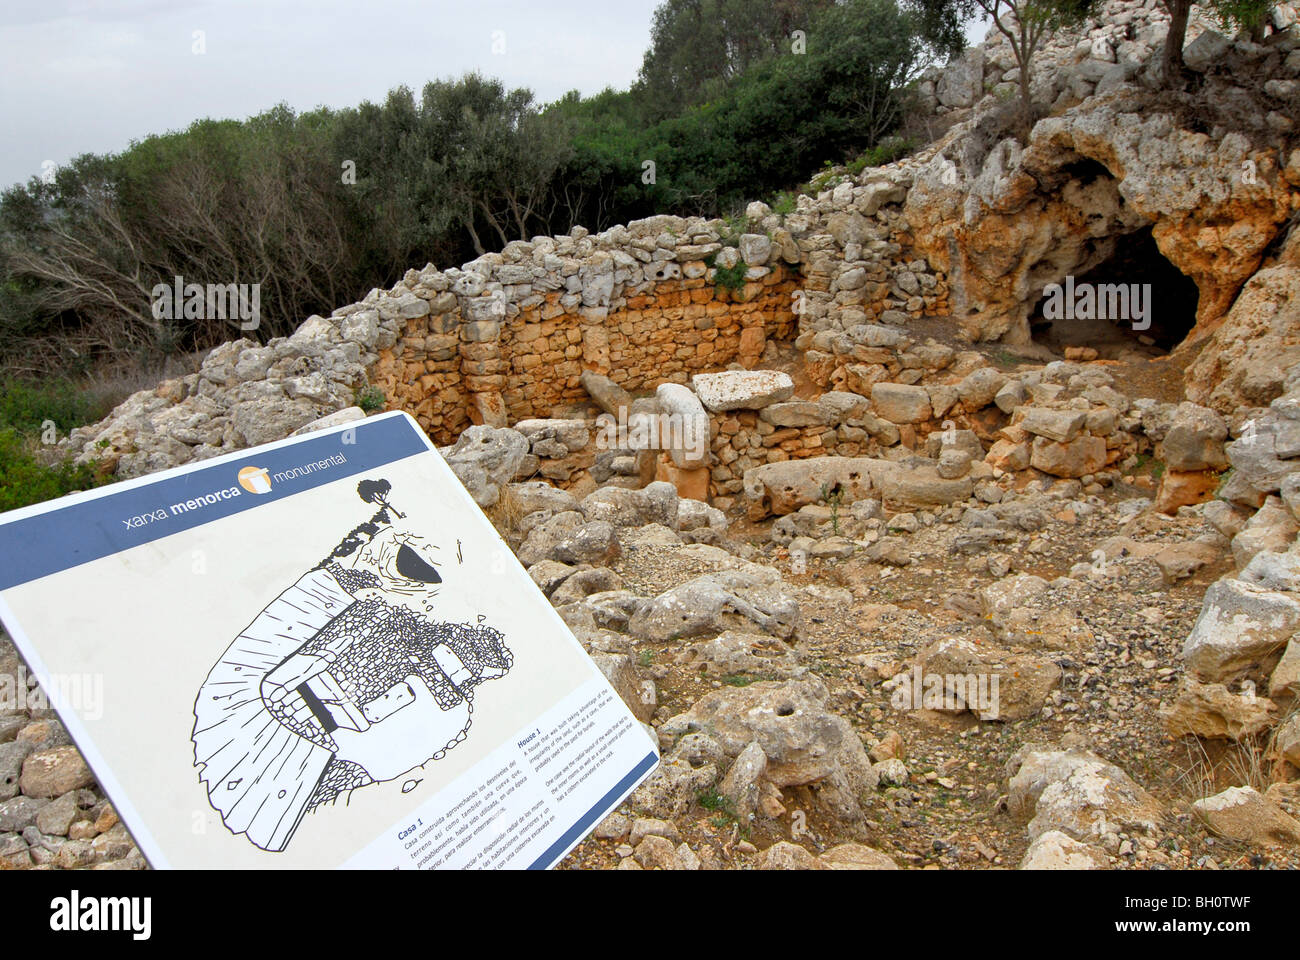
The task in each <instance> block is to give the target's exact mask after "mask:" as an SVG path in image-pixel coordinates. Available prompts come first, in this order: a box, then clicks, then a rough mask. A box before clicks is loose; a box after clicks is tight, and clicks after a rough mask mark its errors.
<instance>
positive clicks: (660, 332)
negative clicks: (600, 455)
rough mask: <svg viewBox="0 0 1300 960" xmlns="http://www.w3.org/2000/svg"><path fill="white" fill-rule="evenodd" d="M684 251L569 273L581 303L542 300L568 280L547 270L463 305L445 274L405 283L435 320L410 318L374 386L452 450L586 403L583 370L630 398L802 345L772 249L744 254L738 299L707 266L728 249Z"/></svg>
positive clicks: (476, 293) (788, 285) (569, 295)
mask: <svg viewBox="0 0 1300 960" xmlns="http://www.w3.org/2000/svg"><path fill="white" fill-rule="evenodd" d="M668 219H673V220H676V219H677V218H668ZM643 223H645V221H642V222H640V223H634V224H631V225H629V227H628V228H619V229H626V230H637V229H638V228H640V227H641V226H642V224H643ZM702 225H703V221H699V222H698V224H695V226H702ZM754 236H755V239H763V240H766V238H765V237H762V238H760V237H759V235H754ZM548 239H549V238H548ZM562 239H572V238H562ZM541 245H542V242H541V241H535V242H534V243H533V244H532V245H531V246H532V247H533V248H534V249H536V248H537V247H538V246H541ZM512 246H513V245H512ZM546 246H547V247H549V246H550V244H549V243H547V244H546ZM682 247H683V248H684V252H679V250H678V249H677V248H673V249H672V251H671V254H672V255H673V256H674V257H676V256H685V257H692V258H694V259H685V260H681V261H679V260H677V259H672V260H660V261H658V262H657V263H656V262H652V263H651V264H650V268H649V269H640V268H637V269H635V274H634V270H633V266H634V264H635V263H636V261H635V260H634V259H633V258H631V257H630V256H629V255H628V254H626V253H624V254H623V257H624V258H626V259H633V264H626V263H620V262H619V260H618V259H617V258H615V257H610V258H608V259H607V260H603V261H602V260H601V259H599V258H595V257H593V261H594V262H595V263H596V264H601V263H605V264H608V265H609V266H611V267H615V268H617V269H613V270H608V271H605V272H603V273H595V274H590V275H588V276H586V277H584V276H583V275H582V272H583V270H584V269H586V267H587V266H588V265H589V264H588V263H583V264H581V265H579V264H576V263H575V264H573V265H572V269H573V270H574V273H573V274H572V276H574V277H575V278H577V282H575V283H574V284H572V285H573V286H574V287H576V288H577V289H574V290H568V289H567V288H566V287H561V288H560V289H549V290H547V289H545V288H546V287H547V286H554V285H556V284H557V283H559V284H562V283H564V282H565V278H564V271H563V268H561V269H559V270H551V271H546V272H545V273H544V274H543V276H542V277H538V278H536V279H537V280H538V281H539V282H538V283H534V284H527V283H522V282H520V283H512V284H501V283H500V282H499V280H496V278H497V277H500V276H505V277H506V278H507V279H514V280H521V281H522V280H523V279H524V277H523V276H521V275H520V274H518V273H515V272H511V271H509V270H505V269H500V268H504V267H506V266H509V264H501V265H495V264H489V265H488V267H489V270H490V271H491V272H488V273H486V274H477V273H475V276H476V277H477V276H485V277H486V278H487V279H486V280H485V281H484V282H483V283H482V285H481V286H480V285H479V284H478V283H474V284H472V285H470V284H465V283H464V282H461V283H460V286H461V288H462V289H463V290H465V291H466V292H465V293H462V294H461V295H459V296H458V295H457V294H456V293H454V292H449V293H442V292H439V291H438V290H437V289H436V287H438V286H441V285H442V284H441V283H439V282H438V277H439V276H441V277H442V278H443V279H444V280H445V278H446V275H445V274H442V275H439V274H437V273H436V272H430V271H429V270H427V269H426V271H424V272H422V273H419V274H417V275H416V276H415V277H412V278H409V279H408V281H407V283H408V284H409V285H411V286H412V289H413V291H414V292H416V293H417V295H418V294H419V293H422V292H425V293H433V294H435V296H434V297H433V298H432V299H431V300H429V301H428V302H429V312H428V313H425V314H422V315H420V316H414V317H409V318H406V319H405V321H404V325H403V327H402V328H401V330H400V331H399V335H398V338H397V341H396V343H394V344H393V346H392V347H390V348H388V349H385V350H381V351H380V352H379V359H378V361H377V362H376V364H375V367H374V369H373V371H372V373H371V382H372V384H374V385H375V386H377V387H378V388H379V389H381V390H382V391H383V392H384V394H385V396H386V397H388V399H389V403H390V405H391V406H392V407H393V408H396V409H404V410H406V411H408V412H409V413H411V414H412V415H413V416H414V417H415V418H416V419H417V420H418V421H419V423H420V425H421V426H422V427H424V428H425V429H426V430H427V431H428V432H429V434H430V436H431V437H433V438H434V440H435V441H437V442H439V443H449V442H450V441H451V440H453V439H454V438H455V436H456V434H457V433H459V432H460V431H461V430H463V429H464V428H465V427H466V426H467V425H469V424H470V423H487V424H491V425H494V426H502V425H505V424H507V423H514V422H516V421H518V420H527V419H532V418H545V417H550V416H552V415H553V414H555V413H556V412H557V411H558V410H559V409H560V408H564V407H571V406H573V405H580V404H583V403H586V402H588V400H589V398H588V395H587V392H586V391H585V390H584V389H583V387H582V383H581V376H582V373H583V371H585V370H592V371H595V372H597V373H600V374H602V375H604V376H608V377H610V379H612V380H614V382H616V383H617V384H618V385H619V386H621V387H623V388H624V389H626V390H628V391H632V392H636V391H643V390H650V389H653V388H654V387H655V386H656V385H657V384H659V383H662V382H664V381H673V382H678V383H684V382H685V381H686V380H687V378H688V377H689V376H690V375H691V374H692V373H696V372H700V371H703V370H710V369H717V368H721V367H725V366H726V365H728V364H730V363H736V362H738V363H740V364H742V365H744V366H748V367H752V366H754V365H755V364H756V363H757V362H758V360H759V358H760V357H761V356H762V354H763V350H764V348H765V347H766V345H767V343H768V341H779V340H788V339H790V338H792V337H793V336H794V333H795V325H796V322H797V318H796V316H795V312H794V311H795V306H796V303H795V298H794V296H793V294H794V292H795V291H796V290H797V289H798V288H799V287H800V286H801V280H800V277H799V275H798V272H797V270H796V269H795V268H794V267H792V266H790V265H789V264H785V263H782V262H780V261H779V260H775V261H774V262H770V263H769V260H770V259H772V256H771V250H770V247H769V248H768V249H766V250H751V251H750V255H751V256H752V257H753V258H754V259H755V260H761V262H756V263H754V264H752V265H750V266H749V268H748V270H747V271H746V279H745V281H744V282H743V284H742V286H740V287H739V288H737V289H733V288H730V287H726V286H721V285H719V284H718V283H717V282H716V271H715V270H714V269H712V268H710V267H709V266H708V264H707V263H706V262H705V260H704V259H701V258H702V257H706V256H720V255H721V252H722V251H723V250H724V249H734V248H723V247H722V245H721V244H720V243H718V242H717V241H716V240H715V241H710V242H708V243H706V244H703V245H701V244H683V245H682ZM515 252H516V253H517V254H518V253H519V252H520V251H519V250H518V249H516V251H515ZM778 256H779V253H778ZM493 267H498V269H495V270H493V269H492V268H493ZM467 272H469V271H467ZM620 272H623V273H625V274H626V276H624V277H619V276H618V274H619V273H620ZM530 276H531V271H530ZM412 280H413V281H414V283H411V281H412ZM494 281H495V283H496V284H497V286H499V289H493V286H494ZM602 281H603V282H602ZM579 284H581V286H579ZM592 301H594V302H592Z"/></svg>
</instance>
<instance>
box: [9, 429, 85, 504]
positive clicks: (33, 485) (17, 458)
mask: <svg viewBox="0 0 1300 960" xmlns="http://www.w3.org/2000/svg"><path fill="white" fill-rule="evenodd" d="M105 482H107V481H106V478H105V477H103V476H102V475H101V474H99V473H97V472H96V471H95V470H94V469H92V468H91V467H88V466H84V465H82V466H78V465H75V464H73V463H72V461H70V460H64V461H62V462H59V463H55V464H52V465H49V466H47V465H45V464H43V463H41V462H40V461H39V460H37V459H36V457H34V456H33V455H32V453H31V450H30V449H29V447H28V445H27V441H24V440H23V438H22V437H21V436H19V435H18V432H17V431H16V430H13V429H4V430H0V512H3V511H6V510H17V509H18V508H19V507H26V506H29V505H31V504H33V503H42V502H44V501H46V500H53V499H55V498H56V497H62V496H64V495H66V494H69V493H75V492H76V491H78V490H88V489H90V488H91V487H98V486H101V485H103V484H104V483H105Z"/></svg>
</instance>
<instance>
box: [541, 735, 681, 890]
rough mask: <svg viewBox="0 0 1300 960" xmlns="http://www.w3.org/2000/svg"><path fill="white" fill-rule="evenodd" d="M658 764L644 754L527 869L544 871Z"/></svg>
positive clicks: (656, 757)
mask: <svg viewBox="0 0 1300 960" xmlns="http://www.w3.org/2000/svg"><path fill="white" fill-rule="evenodd" d="M658 762H659V757H658V756H657V755H656V754H654V753H648V754H646V755H645V759H643V760H642V761H641V762H640V763H638V764H637V765H636V766H635V767H633V768H632V770H631V772H629V773H628V775H627V776H625V777H624V778H623V779H622V780H620V781H619V782H618V783H616V784H614V786H612V787H610V789H609V792H608V793H606V794H605V795H604V796H603V797H601V798H600V799H599V800H597V801H596V804H595V806H593V807H592V808H591V809H590V810H588V811H587V812H586V813H584V814H583V815H582V817H581V818H580V819H579V820H578V822H577V823H575V824H574V825H573V826H571V827H570V828H569V829H568V830H566V831H565V832H564V835H563V836H561V837H560V839H558V840H556V841H555V842H554V843H553V844H551V845H550V846H549V847H547V848H546V852H545V853H543V854H542V855H541V856H540V857H538V858H537V859H536V860H534V861H533V862H532V863H530V864H529V865H528V869H529V870H545V869H546V868H547V867H549V866H550V865H551V861H553V860H554V859H555V858H556V857H558V856H560V855H561V854H563V853H564V852H565V851H566V850H568V849H569V847H570V846H572V845H573V844H575V843H577V842H578V840H579V839H581V838H582V837H585V836H586V835H587V832H588V831H589V830H590V829H591V827H592V826H593V825H594V824H595V823H596V818H597V817H599V816H600V815H601V814H603V813H604V812H605V811H606V810H608V809H609V808H610V807H611V806H613V805H614V804H615V803H617V802H618V801H619V800H620V799H621V798H622V796H623V794H624V793H626V792H627V791H628V790H630V789H632V785H633V784H634V783H636V781H637V780H638V779H640V777H641V774H643V773H645V772H646V771H647V770H649V769H650V768H651V767H653V766H654V765H655V764H656V763H658Z"/></svg>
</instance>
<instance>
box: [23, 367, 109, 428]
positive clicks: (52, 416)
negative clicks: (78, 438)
mask: <svg viewBox="0 0 1300 960" xmlns="http://www.w3.org/2000/svg"><path fill="white" fill-rule="evenodd" d="M107 412H108V411H107V410H104V409H103V406H102V404H101V403H99V402H98V401H96V400H95V399H94V398H92V397H91V396H90V395H89V394H87V393H85V392H84V391H82V390H81V389H80V388H78V387H77V385H76V384H74V383H73V382H72V381H70V380H50V381H46V382H39V383H37V382H33V381H30V380H18V379H15V378H7V379H6V380H4V381H3V382H2V383H0V429H3V428H5V427H12V428H13V429H15V430H17V431H19V432H20V433H25V434H33V435H35V434H39V433H41V431H42V429H43V424H45V423H46V422H47V421H51V422H53V423H54V425H55V426H56V427H57V428H58V429H59V432H61V433H67V432H68V431H69V430H71V429H72V428H73V427H79V426H81V425H82V424H84V423H93V422H94V421H96V420H99V419H100V418H102V417H103V416H104V414H106V413H107Z"/></svg>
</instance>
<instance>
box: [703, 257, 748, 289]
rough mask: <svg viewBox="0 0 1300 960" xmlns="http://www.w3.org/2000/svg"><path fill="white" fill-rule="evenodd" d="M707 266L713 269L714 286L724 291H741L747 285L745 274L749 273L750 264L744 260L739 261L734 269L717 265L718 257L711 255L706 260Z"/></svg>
mask: <svg viewBox="0 0 1300 960" xmlns="http://www.w3.org/2000/svg"><path fill="white" fill-rule="evenodd" d="M704 262H705V264H706V265H707V266H710V267H712V268H713V285H714V286H715V287H720V288H722V289H724V290H739V289H740V288H742V287H743V286H744V285H745V274H747V273H748V272H749V264H747V263H746V262H745V261H744V260H737V261H736V265H735V266H734V267H720V266H718V264H717V256H716V255H711V256H708V257H705V258H704Z"/></svg>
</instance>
